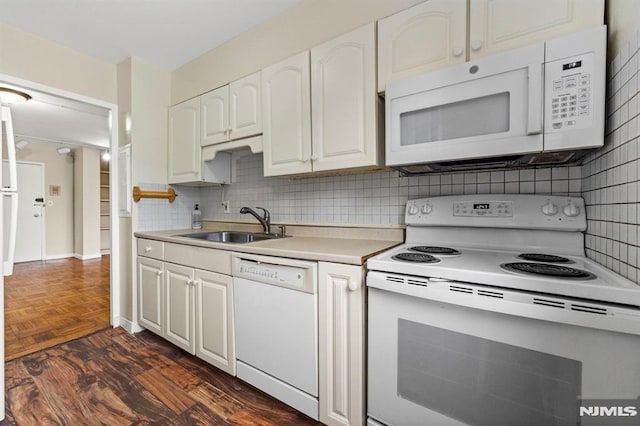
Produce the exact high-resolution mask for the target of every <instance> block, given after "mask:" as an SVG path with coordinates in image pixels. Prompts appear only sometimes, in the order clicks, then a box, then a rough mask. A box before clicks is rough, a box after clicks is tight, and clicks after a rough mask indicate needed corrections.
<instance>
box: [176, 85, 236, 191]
mask: <svg viewBox="0 0 640 426" xmlns="http://www.w3.org/2000/svg"><path fill="white" fill-rule="evenodd" d="M202 102H205V107H204V108H205V110H206V111H208V113H209V115H213V114H214V113H213V112H212V111H213V110H215V108H216V105H217V100H216V98H213V97H211V96H208V95H204V96H201V97H199V98H194V99H190V100H188V101H185V102H182V103H180V104H178V105H175V106H172V107H171V108H169V149H168V152H167V155H168V159H167V165H168V167H169V173H168V183H170V184H182V185H191V186H194V185H195V186H201V185H207V184H214V185H218V184H221V183H229V182H230V181H231V155H230V154H229V153H224V152H223V153H218V155H216V156H215V158H214V159H212V160H209V159H207V158H206V155H205V156H204V158H203V152H205V151H206V150H207V149H208V148H204V151H203V148H202V147H201V146H200V139H201V134H200V128H201V114H200V111H201V106H202ZM210 122H211V120H210V119H208V122H207V124H206V126H210V125H211V123H210ZM207 128H208V129H211V130H209V132H210V133H211V134H212V135H215V131H214V130H213V127H207ZM203 159H204V160H208V161H203Z"/></svg>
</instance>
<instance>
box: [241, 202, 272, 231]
mask: <svg viewBox="0 0 640 426" xmlns="http://www.w3.org/2000/svg"><path fill="white" fill-rule="evenodd" d="M256 209H260V210H262V211H263V213H264V215H263V217H260V215H259V214H258V213H256V212H255V211H254V210H253V209H250V208H249V207H243V208H241V209H240V214H247V213H249V214H250V215H252V216H253V217H255V218H256V219H258V222H260V225H262V227H263V228H264V233H265V234H270V233H271V216H270V215H269V210H267V209H264V208H262V207H256Z"/></svg>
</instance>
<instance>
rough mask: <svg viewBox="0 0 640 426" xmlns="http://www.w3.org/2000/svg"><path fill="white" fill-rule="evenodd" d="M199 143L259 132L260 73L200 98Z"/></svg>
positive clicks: (260, 124)
mask: <svg viewBox="0 0 640 426" xmlns="http://www.w3.org/2000/svg"><path fill="white" fill-rule="evenodd" d="M200 98H201V114H202V126H201V132H202V133H201V138H200V143H201V145H202V146H207V145H212V144H217V143H221V142H227V141H230V140H234V139H241V138H246V137H249V136H254V135H258V134H260V133H262V104H261V93H260V72H257V73H255V74H251V75H249V76H246V77H244V78H241V79H240V80H237V81H234V82H233V83H231V84H229V85H227V86H223V87H220V88H218V89H216V90H212V91H211V92H208V93H205V94H204V95H202V96H201V97H200Z"/></svg>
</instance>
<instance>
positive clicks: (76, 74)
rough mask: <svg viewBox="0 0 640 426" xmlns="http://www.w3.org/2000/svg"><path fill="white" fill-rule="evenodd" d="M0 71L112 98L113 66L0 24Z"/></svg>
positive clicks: (114, 70) (114, 94) (47, 84)
mask: <svg viewBox="0 0 640 426" xmlns="http://www.w3.org/2000/svg"><path fill="white" fill-rule="evenodd" d="M0 74H8V75H11V76H14V77H18V78H21V79H24V80H29V81H33V82H36V83H40V84H44V85H46V86H50V87H55V88H57V89H63V90H67V91H70V92H74V93H77V94H80V95H84V96H89V97H92V98H96V99H101V100H104V101H107V102H114V103H115V101H116V66H115V65H114V64H110V63H108V62H104V61H102V60H99V59H96V58H93V57H91V56H87V55H84V54H82V53H80V52H77V51H75V50H72V49H69V48H67V47H64V46H61V45H59V44H56V43H53V42H51V41H49V40H46V39H43V38H40V37H38V36H35V35H33V34H30V33H26V32H24V31H21V30H18V29H15V28H12V27H9V26H7V25H3V24H0Z"/></svg>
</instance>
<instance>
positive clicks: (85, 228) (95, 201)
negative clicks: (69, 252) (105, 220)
mask: <svg viewBox="0 0 640 426" xmlns="http://www.w3.org/2000/svg"><path fill="white" fill-rule="evenodd" d="M74 156H75V175H74V188H75V206H74V217H75V224H74V227H75V236H74V248H75V256H76V257H78V258H80V259H92V258H97V257H100V255H101V254H100V151H99V150H97V149H93V148H78V149H76V150H75V151H74Z"/></svg>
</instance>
